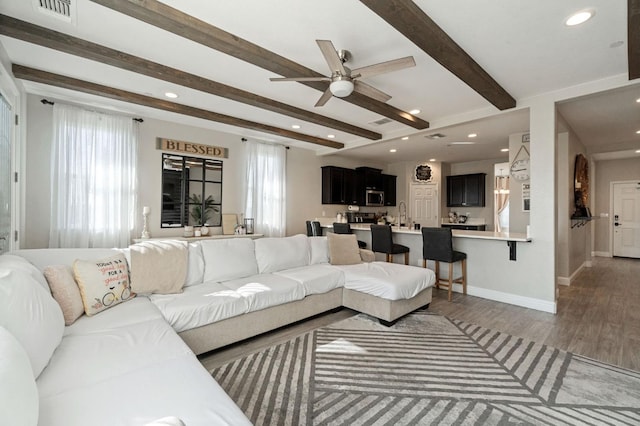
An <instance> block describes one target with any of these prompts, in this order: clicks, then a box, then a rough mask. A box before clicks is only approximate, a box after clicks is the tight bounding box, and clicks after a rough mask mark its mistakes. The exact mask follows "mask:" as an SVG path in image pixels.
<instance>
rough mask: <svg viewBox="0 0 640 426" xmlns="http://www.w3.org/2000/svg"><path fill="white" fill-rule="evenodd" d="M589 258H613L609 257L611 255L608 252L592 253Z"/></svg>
mask: <svg viewBox="0 0 640 426" xmlns="http://www.w3.org/2000/svg"><path fill="white" fill-rule="evenodd" d="M591 256H598V257H613V256H612V255H611V253H609V252H608V251H593V252H591Z"/></svg>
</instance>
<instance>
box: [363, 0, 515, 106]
mask: <svg viewBox="0 0 640 426" xmlns="http://www.w3.org/2000/svg"><path fill="white" fill-rule="evenodd" d="M360 1H361V2H362V3H363V4H364V5H365V6H367V7H368V8H369V9H371V10H372V11H373V12H375V13H376V14H377V15H378V16H380V17H381V18H382V19H384V20H385V21H386V22H387V23H388V24H389V25H391V26H392V27H394V28H395V29H396V30H398V31H399V32H400V33H402V34H403V35H404V36H405V37H407V38H408V39H409V40H411V41H412V42H413V43H414V44H415V45H416V46H418V47H419V48H420V49H422V50H424V51H425V52H426V53H427V54H428V55H429V56H431V57H432V58H433V59H435V60H436V61H437V62H438V63H440V65H442V66H443V67H445V68H446V69H448V70H449V71H450V72H452V73H453V74H454V75H456V76H457V77H458V78H459V79H461V80H462V81H464V82H465V83H466V84H467V85H469V87H471V88H472V89H473V90H475V91H476V92H478V93H479V94H480V95H481V96H482V97H484V98H485V99H486V100H488V101H489V102H491V103H492V104H493V105H495V106H496V107H497V108H498V109H500V110H504V109H509V108H513V107H515V106H516V101H515V99H513V97H511V95H509V93H507V91H506V90H505V89H503V88H502V87H501V86H500V85H499V84H498V83H497V82H496V81H495V80H494V79H493V78H492V77H491V76H490V75H489V74H488V73H487V72H486V71H485V70H484V69H483V68H482V67H481V66H480V65H478V63H477V62H476V61H474V60H473V58H472V57H471V56H469V55H468V54H467V52H465V51H464V50H463V49H462V48H461V47H460V46H458V44H457V43H456V42H455V41H453V39H451V37H449V35H448V34H447V33H445V32H444V31H443V30H442V28H440V27H439V26H438V24H436V23H435V22H434V21H433V20H432V19H431V18H429V16H427V14H426V13H424V12H423V11H422V9H420V7H419V6H418V5H416V4H415V3H414V2H413V1H412V0H360Z"/></svg>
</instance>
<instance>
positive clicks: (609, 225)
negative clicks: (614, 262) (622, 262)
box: [608, 179, 638, 257]
mask: <svg viewBox="0 0 640 426" xmlns="http://www.w3.org/2000/svg"><path fill="white" fill-rule="evenodd" d="M637 183H638V180H637V179H635V180H614V181H611V182H609V221H608V222H609V224H608V227H609V257H614V254H613V250H614V246H613V244H614V243H613V187H614V185H617V184H637Z"/></svg>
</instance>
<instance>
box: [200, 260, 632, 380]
mask: <svg viewBox="0 0 640 426" xmlns="http://www.w3.org/2000/svg"><path fill="white" fill-rule="evenodd" d="M429 310H430V311H432V312H435V313H438V314H441V315H445V316H448V317H450V318H455V319H459V320H462V321H465V322H469V323H473V324H477V325H480V326H483V327H487V328H490V329H492V330H498V331H503V332H506V333H509V334H512V335H514V336H519V337H523V338H526V339H530V340H533V341H535V342H538V343H543V344H546V345H549V346H553V347H556V348H558V349H563V350H566V351H569V352H573V353H576V354H580V355H584V356H587V357H589V358H593V359H597V360H599V361H603V362H607V363H610V364H614V365H618V366H621V367H625V368H630V369H633V370H637V371H640V259H622V258H615V259H611V258H602V257H597V258H594V259H593V266H592V267H591V268H584V269H583V270H582V271H581V272H580V274H579V275H578V276H577V277H576V280H575V281H574V282H573V283H572V285H571V286H569V287H567V286H560V297H559V300H558V313H557V314H556V315H553V314H548V313H545V312H539V311H535V310H532V309H527V308H521V307H518V306H513V305H508V304H505V303H499V302H494V301H491V300H486V299H481V298H479V297H473V296H463V295H461V294H457V293H454V297H453V301H452V302H448V301H447V293H446V291H445V290H435V289H434V291H433V301H432V303H431V306H430V307H429ZM356 314H357V312H355V311H352V310H349V309H342V310H340V311H338V312H333V313H328V314H324V315H321V316H318V317H316V318H313V319H310V320H307V321H303V322H300V323H297V324H294V325H292V326H289V327H285V328H282V329H279V330H276V331H273V332H270V333H267V334H265V335H262V336H259V337H256V338H253V339H249V340H247V341H245V342H241V343H239V344H235V345H231V346H229V347H226V348H223V349H220V350H217V351H214V352H210V353H208V354H204V355H202V356H200V361H201V362H202V364H203V365H204V366H205V367H206V368H207V369H208V370H211V369H213V368H215V367H217V366H219V365H222V364H225V363H226V362H228V361H231V360H233V359H236V358H239V357H241V356H243V355H245V354H247V353H251V352H255V351H259V350H262V349H264V348H267V347H269V346H271V345H274V344H277V343H280V342H284V341H287V340H289V339H291V338H292V337H295V336H297V335H299V334H302V333H305V332H307V331H309V330H313V329H315V328H319V327H323V326H325V325H327V324H331V323H334V322H337V321H341V320H343V319H345V318H348V317H350V316H353V315H356Z"/></svg>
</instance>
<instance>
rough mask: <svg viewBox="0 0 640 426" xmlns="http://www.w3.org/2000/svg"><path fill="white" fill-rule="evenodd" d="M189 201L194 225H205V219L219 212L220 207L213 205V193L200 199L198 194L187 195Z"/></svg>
mask: <svg viewBox="0 0 640 426" xmlns="http://www.w3.org/2000/svg"><path fill="white" fill-rule="evenodd" d="M189 203H191V204H193V206H192V208H191V217H192V218H193V220H194V222H195V225H196V226H203V225H206V223H207V221H208V220H209V218H210V217H211V215H212V214H214V213H220V207H219V206H216V205H214V203H215V201H214V199H213V195H209V196H208V197H207V198H205V199H204V202H203V201H202V197H201V196H200V195H198V194H193V195H191V196H189Z"/></svg>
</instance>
